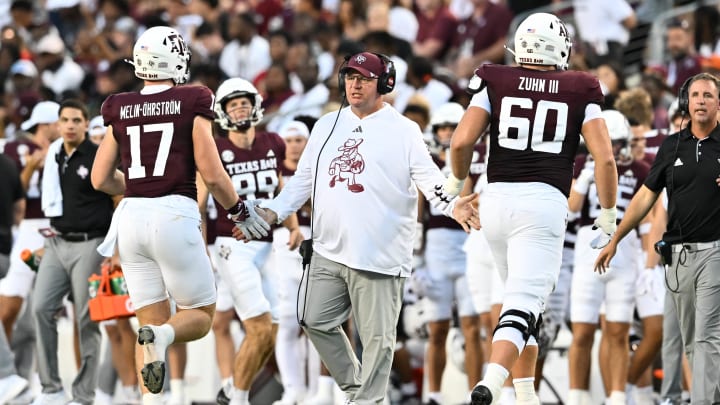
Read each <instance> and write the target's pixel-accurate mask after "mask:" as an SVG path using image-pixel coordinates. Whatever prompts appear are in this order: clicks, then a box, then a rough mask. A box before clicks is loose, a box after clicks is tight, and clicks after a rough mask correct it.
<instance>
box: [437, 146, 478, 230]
mask: <svg viewBox="0 0 720 405" xmlns="http://www.w3.org/2000/svg"><path fill="white" fill-rule="evenodd" d="M483 139H484V138H483ZM486 149H487V148H486V146H485V142H480V143H477V144H475V147H474V148H473V155H472V161H471V162H470V174H469V177H470V181H472V184H475V183H477V181H478V179H479V178H480V176H481V175H482V174H483V173H485V155H486ZM446 156H447V155H446ZM432 158H433V161H434V162H435V164H436V165H437V167H439V168H440V170H442V172H443V174H444V175H446V176H447V175H448V174H450V166H447V165H446V162H445V161H444V160H441V159H440V157H439V156H438V155H437V154H435V153H433V154H432ZM424 208H425V212H427V213H428V221H427V226H426V227H425V228H426V229H433V228H450V229H462V226H461V225H460V224H458V223H457V221H455V220H454V219H453V218H450V217H447V216H445V215H444V214H443V213H442V212H439V211H438V210H436V209H435V208H433V207H432V206H430V204H429V203H428V202H427V200H425V207H424Z"/></svg>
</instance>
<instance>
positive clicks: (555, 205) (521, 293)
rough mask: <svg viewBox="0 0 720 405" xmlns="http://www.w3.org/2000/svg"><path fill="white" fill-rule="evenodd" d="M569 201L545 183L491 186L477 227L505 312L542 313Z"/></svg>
mask: <svg viewBox="0 0 720 405" xmlns="http://www.w3.org/2000/svg"><path fill="white" fill-rule="evenodd" d="M567 212H568V206H567V198H566V197H565V196H564V195H563V194H562V193H561V192H560V190H558V189H556V188H555V187H553V186H550V185H548V184H544V183H490V184H488V187H487V190H486V191H485V192H484V193H483V201H482V203H481V204H480V221H481V223H482V224H483V229H484V231H485V237H486V238H487V241H488V245H489V246H490V249H491V250H492V253H493V258H494V259H495V264H496V266H497V268H498V271H499V272H500V277H501V279H503V280H504V281H505V297H504V299H503V309H502V310H503V312H505V311H507V310H508V309H518V310H522V311H525V312H529V313H532V314H533V315H535V317H537V316H539V314H540V313H542V312H543V310H544V307H545V300H546V299H547V297H548V295H550V292H551V291H552V290H553V287H554V286H555V283H556V282H557V279H558V273H559V272H560V265H561V263H562V249H563V240H564V237H565V227H566V222H565V221H566V219H567Z"/></svg>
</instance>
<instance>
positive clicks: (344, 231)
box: [262, 104, 445, 277]
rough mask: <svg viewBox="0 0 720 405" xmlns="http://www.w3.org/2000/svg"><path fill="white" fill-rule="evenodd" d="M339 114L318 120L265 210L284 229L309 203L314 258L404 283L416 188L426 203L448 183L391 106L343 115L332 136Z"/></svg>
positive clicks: (418, 135)
mask: <svg viewBox="0 0 720 405" xmlns="http://www.w3.org/2000/svg"><path fill="white" fill-rule="evenodd" d="M337 114H338V112H332V113H328V114H326V115H324V116H323V117H322V118H320V120H318V122H317V123H316V124H315V127H314V128H313V130H312V134H311V136H310V139H309V141H308V144H307V146H306V147H305V151H304V152H303V154H302V156H301V158H300V162H299V163H298V168H297V171H296V172H295V175H294V176H293V177H292V178H291V179H290V181H288V182H287V184H285V186H284V187H283V190H282V192H280V194H279V195H278V196H277V197H276V198H275V199H274V200H271V201H268V202H265V203H263V204H262V206H263V207H266V208H270V209H272V210H273V211H274V212H276V213H277V214H278V218H279V221H282V220H283V219H285V218H286V217H287V216H288V215H290V214H291V213H293V212H295V211H296V210H297V209H298V208H300V206H301V205H302V204H303V203H304V202H305V201H307V199H308V198H311V197H313V201H312V203H313V206H314V214H313V248H314V250H315V252H317V253H318V254H320V255H322V256H323V257H325V258H327V259H330V260H332V261H335V262H338V263H341V264H344V265H346V266H348V267H351V268H354V269H360V270H367V271H373V272H377V273H383V274H391V275H400V276H403V277H407V276H409V275H410V270H411V263H412V248H413V241H414V233H415V223H416V221H417V188H419V189H420V190H421V191H422V192H423V194H425V195H426V196H431V195H432V193H433V191H434V190H433V189H434V187H435V186H436V185H440V186H442V185H443V184H444V182H445V176H443V174H442V173H441V172H440V169H438V167H437V166H436V165H435V163H434V162H433V160H432V158H431V157H430V153H429V152H428V150H427V147H426V146H425V143H424V142H423V138H422V133H421V132H420V128H419V127H418V125H417V124H416V123H415V122H413V121H411V120H409V119H408V118H406V117H404V116H402V115H401V114H400V113H399V112H397V111H396V110H395V109H394V108H393V107H391V106H390V105H388V104H384V105H383V108H381V109H380V110H379V111H377V112H375V113H373V114H371V115H369V116H367V117H365V118H362V119H360V118H359V117H357V116H356V115H355V114H354V113H353V112H352V110H351V109H350V107H345V108H343V109H342V110H341V111H340V113H339V117H338V119H337V125H336V126H335V128H334V130H333V129H332V128H333V123H334V122H335V119H336V117H337ZM318 155H319V156H318ZM313 188H314V189H315V192H314V196H313Z"/></svg>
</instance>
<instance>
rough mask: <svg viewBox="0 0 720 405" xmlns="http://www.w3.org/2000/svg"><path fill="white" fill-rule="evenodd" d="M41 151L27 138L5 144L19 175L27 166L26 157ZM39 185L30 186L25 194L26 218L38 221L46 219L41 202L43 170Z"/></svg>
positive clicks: (7, 154) (6, 154)
mask: <svg viewBox="0 0 720 405" xmlns="http://www.w3.org/2000/svg"><path fill="white" fill-rule="evenodd" d="M38 149H40V147H39V146H37V145H36V144H35V143H34V142H33V141H31V140H30V139H27V138H18V139H16V140H14V141H11V142H8V143H6V144H5V151H4V154H5V156H7V157H9V158H10V159H11V160H12V161H13V162H14V163H15V166H16V167H17V170H18V173H21V172H22V170H23V168H24V167H25V165H26V162H25V156H26V155H32V154H33V153H34V152H35V151H36V150H38ZM38 174H39V177H38V181H37V184H35V185H33V184H30V187H29V188H28V190H27V193H25V194H26V195H25V204H26V205H25V218H26V219H38V218H45V214H44V213H43V211H42V205H41V202H40V193H41V192H42V190H41V182H42V168H40V169H38ZM31 180H32V179H31Z"/></svg>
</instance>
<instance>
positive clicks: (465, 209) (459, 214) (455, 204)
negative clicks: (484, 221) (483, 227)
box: [446, 193, 480, 233]
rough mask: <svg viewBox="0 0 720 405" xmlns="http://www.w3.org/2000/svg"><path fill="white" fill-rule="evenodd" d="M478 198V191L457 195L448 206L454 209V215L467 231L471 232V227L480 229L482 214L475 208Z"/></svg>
mask: <svg viewBox="0 0 720 405" xmlns="http://www.w3.org/2000/svg"><path fill="white" fill-rule="evenodd" d="M477 198H478V193H472V194H469V195H466V196H465V197H455V198H454V199H453V201H452V202H451V203H450V206H449V207H448V208H450V209H452V217H453V218H454V219H455V220H456V221H457V222H458V223H459V224H460V225H461V226H462V227H463V229H464V230H465V232H467V233H470V228H473V229H475V230H478V229H480V214H479V213H478V210H477V208H475V206H476V204H473V203H474V201H475V200H476V199H477ZM446 215H447V214H446Z"/></svg>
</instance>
